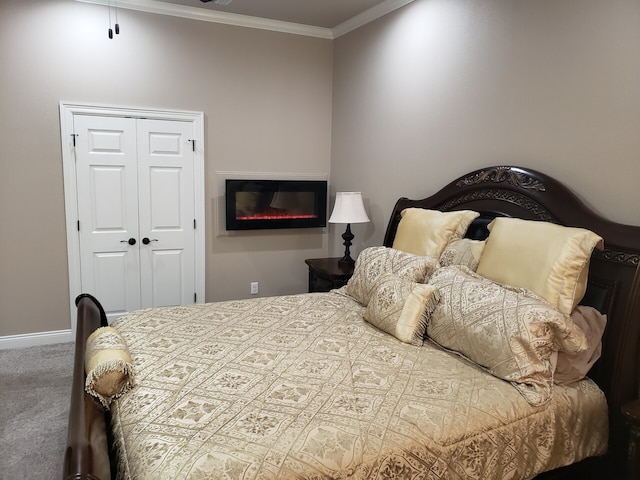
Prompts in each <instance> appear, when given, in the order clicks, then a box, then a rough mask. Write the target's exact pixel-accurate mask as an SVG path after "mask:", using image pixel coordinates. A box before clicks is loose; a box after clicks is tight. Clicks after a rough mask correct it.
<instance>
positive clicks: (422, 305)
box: [364, 273, 440, 345]
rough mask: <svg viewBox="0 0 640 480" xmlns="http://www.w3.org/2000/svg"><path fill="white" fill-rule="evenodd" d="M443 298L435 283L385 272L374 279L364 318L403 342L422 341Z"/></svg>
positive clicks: (417, 342) (415, 343)
mask: <svg viewBox="0 0 640 480" xmlns="http://www.w3.org/2000/svg"><path fill="white" fill-rule="evenodd" d="M439 300H440V294H439V293H438V290H437V288H436V287H434V286H433V285H426V284H424V283H415V282H412V281H411V280H405V279H404V278H401V277H398V276H397V275H393V274H392V273H383V274H382V275H380V276H379V277H378V278H377V280H376V281H375V283H374V286H373V294H372V295H371V299H370V300H369V304H368V305H367V309H366V310H365V311H364V319H365V320H366V321H367V322H369V323H370V324H372V325H375V326H376V327H378V328H379V329H380V330H382V331H384V332H387V333H390V334H391V335H393V336H394V337H396V338H397V339H398V340H400V341H402V342H405V343H411V344H413V345H422V342H423V338H424V332H425V329H426V328H427V321H428V318H429V316H430V315H431V312H433V309H434V308H435V307H436V305H437V304H438V301H439Z"/></svg>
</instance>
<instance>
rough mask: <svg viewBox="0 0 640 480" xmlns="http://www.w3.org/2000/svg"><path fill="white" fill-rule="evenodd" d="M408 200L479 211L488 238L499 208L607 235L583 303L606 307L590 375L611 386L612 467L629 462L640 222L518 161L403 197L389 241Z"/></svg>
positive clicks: (479, 231) (477, 234)
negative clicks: (599, 210)
mask: <svg viewBox="0 0 640 480" xmlns="http://www.w3.org/2000/svg"><path fill="white" fill-rule="evenodd" d="M612 193H614V192H612ZM408 207H419V208H428V209H435V210H442V211H450V210H475V211H477V212H480V217H479V218H478V219H477V220H476V221H474V223H473V224H472V225H471V226H470V227H469V230H468V231H467V235H466V236H467V237H469V238H474V239H480V240H481V239H484V238H486V236H487V235H488V230H487V229H486V225H487V224H488V223H489V222H490V221H491V220H492V219H493V218H495V217H496V216H508V217H518V218H523V219H527V220H542V221H547V222H553V223H557V224H560V225H566V226H571V227H582V228H587V229H589V230H591V231H593V232H595V233H597V234H598V235H600V236H601V237H602V238H604V250H602V251H597V250H596V251H595V252H594V254H593V256H592V258H591V266H590V269H589V283H588V288H587V293H586V295H585V298H584V299H583V300H582V302H581V303H583V304H587V305H591V306H594V307H596V308H597V309H598V310H600V311H601V312H602V313H605V314H606V315H607V328H606V330H605V335H604V338H603V348H602V356H601V358H600V360H599V361H598V362H597V363H596V364H595V365H594V367H593V368H592V370H591V372H590V373H589V376H590V377H591V378H592V379H593V380H594V381H595V382H597V383H598V385H599V386H600V388H601V389H602V390H603V391H604V393H605V395H606V396H607V401H608V404H609V424H610V434H609V456H608V459H607V462H612V463H611V464H610V465H611V466H612V468H616V469H622V468H623V467H622V466H623V465H624V463H625V460H626V455H627V451H628V444H629V439H628V428H627V426H626V425H625V421H624V419H623V417H622V414H621V407H622V405H624V404H625V403H628V402H629V401H631V400H633V399H636V398H637V397H638V394H639V378H638V376H639V373H640V372H639V362H640V356H639V354H640V348H639V346H638V343H639V342H640V226H630V225H623V224H619V223H615V222H612V221H609V220H607V219H605V218H603V217H601V216H600V215H598V214H596V213H595V212H593V211H592V210H591V209H590V208H588V207H587V206H586V205H585V204H584V203H583V202H582V201H581V200H580V199H578V197H576V196H575V195H574V194H573V193H572V192H571V191H570V190H569V189H568V188H567V187H565V186H564V185H562V184H561V183H560V182H558V181H557V180H554V179H553V178H551V177H549V176H547V175H544V174H542V173H540V172H536V171H534V170H530V169H525V168H520V167H512V166H496V167H487V168H482V169H480V170H476V171H474V172H472V173H469V174H467V175H464V176H462V177H460V178H458V179H457V180H454V181H453V182H451V183H449V184H448V185H447V186H445V187H444V188H443V189H441V190H440V191H439V192H437V193H436V194H435V195H432V196H431V197H429V198H425V199H422V200H410V199H408V198H401V199H399V200H398V202H397V203H396V205H395V207H394V209H393V213H392V215H391V219H390V221H389V225H388V227H387V231H386V234H385V238H384V245H385V246H388V247H390V246H392V245H393V239H394V237H395V234H396V230H397V228H398V223H399V221H400V218H401V217H400V212H402V210H404V209H405V208H408ZM617 471H620V472H621V471H622V470H617ZM612 475H613V476H612V477H611V478H618V477H616V476H615V474H612Z"/></svg>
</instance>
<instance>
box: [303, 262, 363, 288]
mask: <svg viewBox="0 0 640 480" xmlns="http://www.w3.org/2000/svg"><path fill="white" fill-rule="evenodd" d="M338 260H340V257H335V258H308V259H307V260H305V261H304V262H305V263H306V264H307V265H309V292H328V291H329V290H331V289H333V288H340V287H343V286H344V285H346V284H347V282H348V281H349V279H350V278H351V275H353V267H352V266H345V267H341V266H339V265H338Z"/></svg>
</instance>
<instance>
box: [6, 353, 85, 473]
mask: <svg viewBox="0 0 640 480" xmlns="http://www.w3.org/2000/svg"><path fill="white" fill-rule="evenodd" d="M73 349H74V344H73V343H61V344H55V345H44V346H38V347H28V348H17V349H7V350H0V478H2V479H5V478H6V479H14V478H29V479H47V480H50V479H57V478H61V477H62V459H63V455H64V447H65V445H66V441H67V420H68V415H69V398H70V395H71V378H72V376H73Z"/></svg>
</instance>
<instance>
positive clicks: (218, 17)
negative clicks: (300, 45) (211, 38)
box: [76, 0, 333, 39]
mask: <svg viewBox="0 0 640 480" xmlns="http://www.w3.org/2000/svg"><path fill="white" fill-rule="evenodd" d="M76 1H77V2H83V3H93V4H96V5H105V6H106V5H107V3H110V4H111V6H114V5H115V4H116V2H114V1H111V2H107V0H76ZM117 6H118V8H121V9H122V8H124V9H127V10H136V11H138V12H147V13H157V14H160V15H169V16H172V17H181V18H188V19H191V20H201V21H203V22H212V23H222V24H225V25H234V26H237V27H247V28H257V29H260V30H271V31H274V32H283V33H291V34H294V35H303V36H307V37H317V38H326V39H333V34H332V32H331V29H329V28H322V27H313V26H310V25H302V24H299V23H292V22H282V21H280V20H270V19H267V18H260V17H251V16H249V15H238V14H236V13H226V12H218V11H215V10H207V9H204V8H198V7H190V6H187V5H176V4H173V3H166V2H159V1H156V0H118V1H117Z"/></svg>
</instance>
